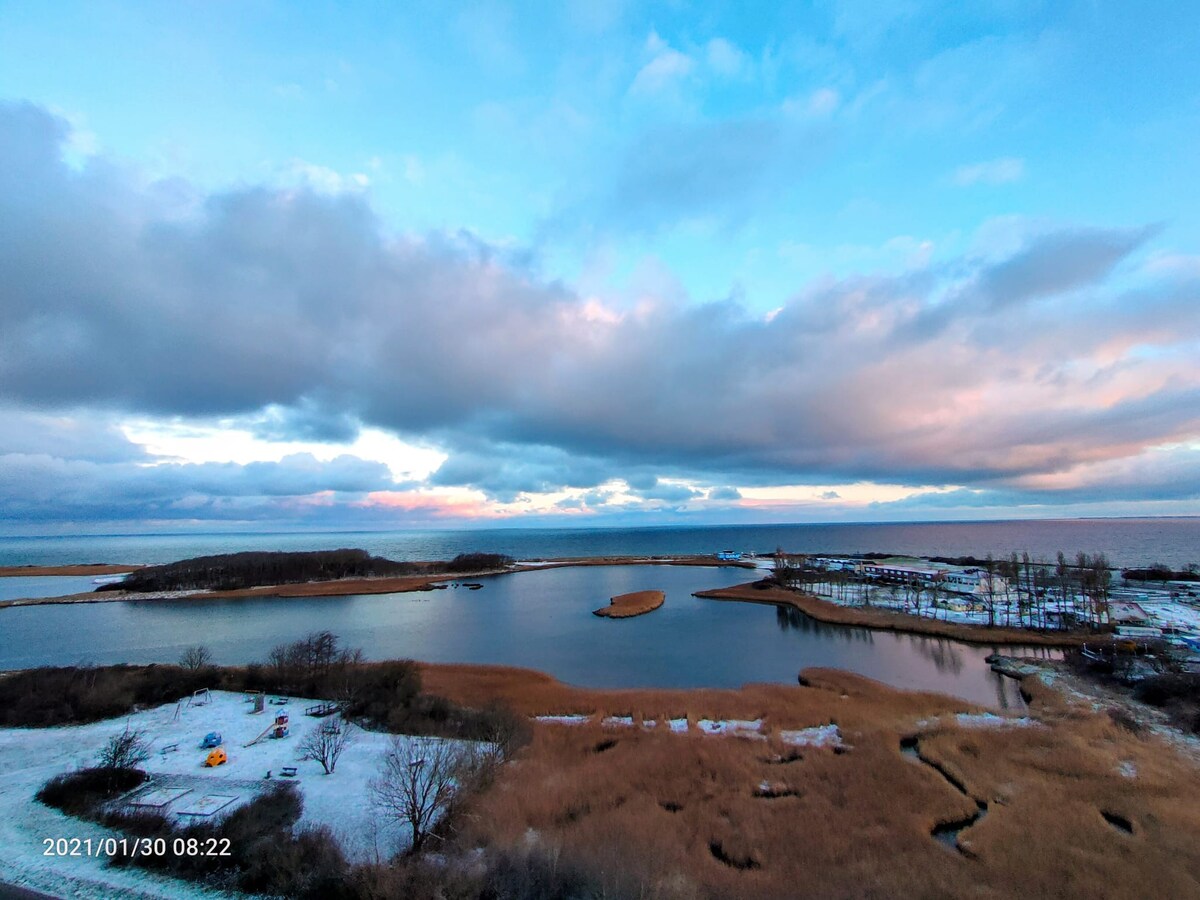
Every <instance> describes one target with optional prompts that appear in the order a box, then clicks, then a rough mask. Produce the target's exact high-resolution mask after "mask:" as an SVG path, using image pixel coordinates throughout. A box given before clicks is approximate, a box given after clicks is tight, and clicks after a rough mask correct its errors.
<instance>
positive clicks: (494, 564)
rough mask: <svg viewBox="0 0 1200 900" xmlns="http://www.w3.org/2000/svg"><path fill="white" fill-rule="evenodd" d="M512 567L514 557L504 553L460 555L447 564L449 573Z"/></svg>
mask: <svg viewBox="0 0 1200 900" xmlns="http://www.w3.org/2000/svg"><path fill="white" fill-rule="evenodd" d="M510 565H512V557H511V556H505V555H504V554H503V553H460V554H458V556H456V557H454V559H452V560H450V562H449V563H447V564H446V571H447V572H487V571H490V570H492V569H504V568H507V567H508V566H510Z"/></svg>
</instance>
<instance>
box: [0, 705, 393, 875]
mask: <svg viewBox="0 0 1200 900" xmlns="http://www.w3.org/2000/svg"><path fill="white" fill-rule="evenodd" d="M260 696H261V695H260ZM273 699H279V698H274V697H272V696H271V695H267V696H266V697H265V698H264V699H263V701H262V703H261V711H260V712H255V709H256V707H257V706H258V705H259V703H258V701H256V700H255V699H254V698H253V696H250V697H248V696H247V695H245V694H241V693H231V692H226V691H215V690H214V691H211V692H209V693H207V696H201V697H197V698H183V699H182V700H180V701H179V702H178V703H168V704H164V705H162V706H158V707H155V708H153V709H147V710H143V711H141V712H137V713H133V714H131V715H128V716H123V717H121V718H119V719H109V720H106V721H102V722H94V723H92V724H89V725H73V726H63V727H57V728H44V729H24V728H21V729H16V728H5V729H0V771H3V772H4V773H5V778H4V780H3V783H0V844H2V845H3V848H4V849H3V852H2V853H0V881H9V882H16V883H21V882H22V881H24V882H25V883H27V884H31V885H33V884H38V883H40V882H39V879H38V878H37V877H33V878H28V876H29V875H30V874H33V875H35V876H36V874H37V872H38V871H39V870H46V872H47V873H53V875H54V877H55V878H62V877H64V876H69V875H72V874H74V870H76V869H77V870H79V871H78V875H79V876H80V878H81V880H80V882H79V883H78V885H77V887H78V888H79V892H78V894H77V895H78V896H112V894H111V893H106V891H107V890H109V888H112V887H116V886H117V884H116V883H117V882H120V883H121V885H122V886H127V885H125V882H127V881H129V882H130V885H128V886H132V885H136V884H143V883H146V879H150V881H153V876H150V875H148V874H145V873H134V872H128V873H126V872H122V871H120V870H106V869H105V868H104V863H103V860H101V859H98V858H94V859H86V858H73V859H70V860H63V859H55V860H51V861H50V863H52V864H53V865H52V866H50V863H48V862H47V860H46V859H45V858H43V857H42V856H41V855H40V854H41V852H42V849H43V847H42V843H41V841H42V838H43V837H45V836H46V835H53V834H66V833H69V834H71V835H77V836H80V837H84V836H91V837H93V838H96V839H98V838H100V837H104V836H108V835H110V834H112V833H111V832H109V831H108V830H107V829H103V828H101V827H100V826H97V825H95V824H93V823H87V822H81V821H77V820H70V819H67V818H65V817H64V816H63V815H62V814H61V813H58V812H57V811H54V810H50V809H47V808H46V807H44V806H42V805H41V804H39V803H38V802H36V801H35V800H34V794H36V793H37V791H38V789H39V788H40V787H41V786H42V784H44V783H45V782H46V781H47V780H48V779H49V778H51V777H52V776H54V775H57V774H60V773H62V772H66V771H69V770H71V769H75V768H85V767H88V766H93V765H95V764H96V753H97V752H98V751H99V750H100V748H101V747H102V746H103V745H104V744H105V742H106V741H107V740H108V739H109V738H110V737H111V736H112V735H114V734H119V733H121V732H122V731H123V730H124V729H125V728H126V726H128V727H129V728H130V729H136V730H140V731H143V732H144V733H145V737H146V740H147V741H148V742H149V745H150V758H149V759H147V760H146V761H145V762H144V763H142V764H141V766H140V768H142V769H144V770H145V771H147V772H148V773H150V776H151V778H150V781H148V782H147V783H146V784H145V785H143V786H142V787H141V788H139V789H137V790H136V791H134V792H133V793H132V794H131V795H130V799H132V800H134V801H136V802H138V803H139V805H141V806H142V808H146V809H149V810H153V811H155V812H162V813H165V814H168V815H173V816H175V817H177V818H179V819H180V821H181V822H184V821H201V820H204V819H205V818H207V817H210V816H212V817H219V816H223V815H227V814H228V813H230V812H232V811H233V810H234V809H237V808H238V807H239V806H242V805H244V804H246V803H247V802H249V801H250V800H252V799H253V798H254V797H255V796H256V795H257V794H258V793H259V792H260V791H262V790H263V789H264V787H265V786H267V785H269V784H270V783H271V782H272V781H277V780H279V781H286V782H289V783H292V784H295V786H296V787H297V789H299V791H300V793H301V795H302V797H303V800H304V812H303V814H302V816H301V818H300V821H299V822H298V823H297V826H296V827H297V828H303V827H305V826H309V825H326V826H328V827H329V828H330V829H331V830H332V831H333V833H334V835H335V837H337V838H338V840H339V841H340V843H341V844H342V847H343V850H344V851H345V852H346V854H347V856H349V857H350V858H352V859H367V858H370V857H374V856H375V854H376V852H377V851H378V853H379V855H380V856H384V857H386V856H389V855H391V854H392V853H394V852H396V851H397V850H398V849H401V848H402V846H403V840H404V835H403V832H402V831H401V830H399V829H396V828H394V827H392V826H389V825H388V824H386V823H384V822H381V821H380V820H379V816H378V815H377V814H376V811H375V809H374V808H373V804H372V798H371V790H370V783H371V781H372V779H374V778H375V777H376V776H377V775H378V773H379V767H380V761H381V759H382V757H383V755H384V753H385V752H386V751H387V749H388V747H389V746H390V744H391V741H392V739H393V736H392V735H389V734H382V733H376V732H368V731H362V730H356V731H355V734H354V738H353V740H352V741H351V743H350V744H349V746H347V747H346V750H345V752H344V754H343V755H342V757H341V758H340V759H339V760H338V763H337V770H336V772H335V773H334V774H333V775H325V774H324V772H323V770H322V768H321V765H320V763H318V762H313V761H309V760H300V759H298V756H299V744H300V742H301V741H302V740H303V739H304V737H305V736H306V735H307V734H308V733H309V732H310V731H312V730H314V729H319V728H322V727H327V726H329V725H331V724H334V723H340V721H341V717H340V715H339V714H338V713H337V712H330V711H329V710H328V707H327V704H323V703H322V701H320V700H319V699H315V698H310V699H304V698H296V697H293V698H289V700H288V702H287V703H286V704H283V703H272V702H271V701H272V700H273ZM306 709H314V710H316V709H320V710H321V712H322V713H324V715H322V716H320V717H318V716H315V715H305V710H306ZM283 715H286V717H287V724H286V728H287V734H286V735H285V736H282V737H275V736H274V735H275V734H276V733H277V732H278V730H279V718H280V717H281V716H283ZM214 733H215V734H217V735H219V737H220V743H219V744H218V745H217V747H219V748H220V749H221V750H223V751H224V754H225V757H226V761H225V762H223V763H221V764H219V765H215V766H206V765H205V762H206V760H207V759H208V758H209V754H210V753H212V752H213V751H214V750H215V749H217V747H208V748H206V747H204V746H203V745H204V744H205V743H206V740H205V739H206V738H209V737H210V735H212V734H214ZM401 739H403V738H401ZM208 742H209V743H211V740H210V741H208ZM285 770H289V771H291V772H294V773H295V774H294V775H291V776H290V777H288V776H285V774H284V772H285ZM268 773H270V778H269V779H268V777H267V776H268ZM68 870H70V871H68ZM171 883H172V884H177V883H176V882H171ZM88 884H92V885H96V886H100V885H107V886H108V887H107V888H99V887H97V889H96V890H88V889H86V888H85V885H88ZM149 894H150V895H151V896H156V895H157V894H156V893H155V890H154V889H153V888H152V889H150V891H149ZM129 896H137V894H136V892H135V893H133V894H130V895H129Z"/></svg>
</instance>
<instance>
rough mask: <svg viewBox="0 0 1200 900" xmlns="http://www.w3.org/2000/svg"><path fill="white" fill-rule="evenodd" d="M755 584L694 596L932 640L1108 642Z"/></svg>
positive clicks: (1031, 643) (1096, 637) (1039, 644)
mask: <svg viewBox="0 0 1200 900" xmlns="http://www.w3.org/2000/svg"><path fill="white" fill-rule="evenodd" d="M754 585H755V582H747V583H746V584H738V585H734V586H733V587H727V588H716V589H714V590H710V591H698V592H697V593H696V595H695V596H697V597H703V598H705V599H708V600H735V601H740V602H744V603H768V604H771V605H773V606H791V607H794V608H795V609H798V610H800V612H802V613H804V614H805V615H806V616H808V617H809V618H811V619H816V620H817V621H818V622H825V623H827V624H830V625H847V626H851V627H854V628H871V629H874V630H876V631H896V632H903V633H906V634H921V635H927V636H929V637H942V638H953V639H954V640H956V641H963V642H965V643H968V644H997V645H999V644H1004V645H1014V644H1015V645H1024V646H1037V647H1078V646H1080V645H1082V644H1089V643H1090V644H1096V643H1102V642H1105V641H1107V640H1109V638H1108V636H1107V635H1102V634H1092V633H1088V634H1083V633H1080V632H1046V631H1032V630H1028V629H1024V628H1005V627H1002V626H989V625H964V624H961V623H958V622H939V621H937V620H936V619H928V618H925V617H923V616H912V615H909V614H907V613H900V612H892V611H890V610H882V609H862V608H858V607H848V606H839V605H837V604H836V603H830V602H829V601H828V600H822V599H821V598H820V597H814V596H813V595H812V594H799V593H796V592H794V591H788V590H784V589H783V588H777V587H770V588H765V589H764V588H756V587H755V586H754Z"/></svg>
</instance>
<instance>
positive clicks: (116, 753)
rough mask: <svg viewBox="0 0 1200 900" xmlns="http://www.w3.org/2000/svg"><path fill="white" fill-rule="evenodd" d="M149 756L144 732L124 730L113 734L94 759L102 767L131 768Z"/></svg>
mask: <svg viewBox="0 0 1200 900" xmlns="http://www.w3.org/2000/svg"><path fill="white" fill-rule="evenodd" d="M149 758H150V745H149V744H148V743H147V742H146V733H145V732H144V731H139V730H136V729H135V730H132V731H131V730H130V729H129V726H128V725H126V726H125V730H124V731H122V732H121V733H119V734H114V735H113V736H112V737H110V738H109V739H108V742H107V743H106V744H105V745H104V746H103V747H102V748H101V749H100V752H99V753H97V754H96V761H97V762H98V763H99V764H100V767H101V768H102V769H133V768H136V767H137V766H138V765H139V764H141V763H144V762H145V761H146V760H148V759H149Z"/></svg>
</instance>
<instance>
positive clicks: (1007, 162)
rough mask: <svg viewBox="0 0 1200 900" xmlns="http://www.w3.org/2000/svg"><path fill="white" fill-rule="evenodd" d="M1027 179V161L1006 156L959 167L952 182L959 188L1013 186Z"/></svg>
mask: <svg viewBox="0 0 1200 900" xmlns="http://www.w3.org/2000/svg"><path fill="white" fill-rule="evenodd" d="M1024 177H1025V160H1023V159H1018V158H1017V157H1015V156H1004V157H1001V158H999V159H989V160H986V161H984V162H977V163H972V164H971V165H967V166H959V167H958V168H957V169H955V170H954V174H953V175H952V176H951V180H952V181H953V182H954V183H955V184H956V185H958V186H959V187H969V186H971V185H973V184H1011V183H1012V182H1014V181H1020V180H1021V179H1022V178H1024Z"/></svg>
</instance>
